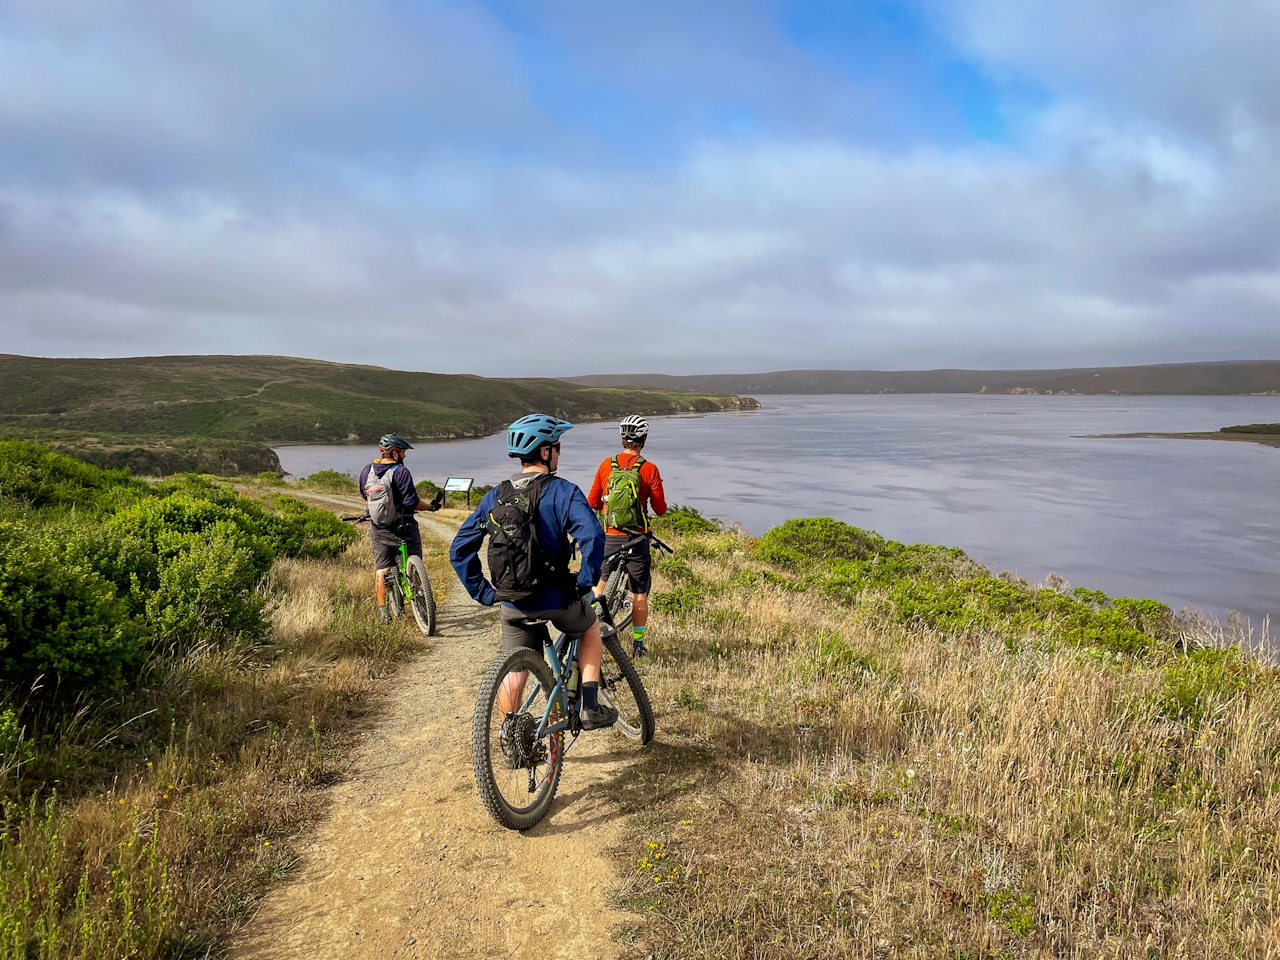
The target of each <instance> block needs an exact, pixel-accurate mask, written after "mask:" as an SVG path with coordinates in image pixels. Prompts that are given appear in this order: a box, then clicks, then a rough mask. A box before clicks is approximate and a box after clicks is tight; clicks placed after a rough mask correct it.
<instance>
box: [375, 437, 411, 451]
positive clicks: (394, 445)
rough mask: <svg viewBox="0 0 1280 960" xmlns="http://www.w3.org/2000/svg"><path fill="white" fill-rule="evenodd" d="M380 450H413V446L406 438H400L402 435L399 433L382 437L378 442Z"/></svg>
mask: <svg viewBox="0 0 1280 960" xmlns="http://www.w3.org/2000/svg"><path fill="white" fill-rule="evenodd" d="M378 449H379V450H412V449H413V444H411V443H410V442H409V441H408V440H406V439H405V438H404V437H402V436H400V434H398V433H385V434H383V435H382V439H381V440H379V441H378Z"/></svg>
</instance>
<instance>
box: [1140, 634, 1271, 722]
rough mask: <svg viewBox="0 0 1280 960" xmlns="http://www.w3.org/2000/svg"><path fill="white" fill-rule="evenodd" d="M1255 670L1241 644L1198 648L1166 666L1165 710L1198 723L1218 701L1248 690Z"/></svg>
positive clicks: (1161, 706) (1162, 710) (1163, 701)
mask: <svg viewBox="0 0 1280 960" xmlns="http://www.w3.org/2000/svg"><path fill="white" fill-rule="evenodd" d="M1254 671H1255V667H1254V664H1253V663H1251V662H1250V660H1249V659H1248V658H1247V657H1246V656H1245V655H1244V654H1243V653H1242V652H1241V651H1240V649H1239V648H1238V647H1232V648H1229V649H1227V650H1194V651H1192V652H1191V653H1189V654H1188V655H1187V656H1185V657H1180V658H1179V659H1178V660H1176V661H1175V662H1173V663H1171V664H1169V665H1168V666H1166V667H1165V668H1164V693H1163V695H1162V697H1161V701H1160V709H1161V712H1162V713H1163V714H1164V715H1165V716H1167V717H1169V718H1170V719H1171V720H1180V721H1182V722H1184V723H1187V724H1190V725H1191V726H1192V727H1198V726H1200V723H1201V721H1202V720H1203V719H1204V717H1205V714H1206V713H1207V712H1208V711H1209V710H1210V709H1211V708H1212V707H1213V705H1214V702H1215V701H1217V700H1223V699H1228V698H1230V697H1233V696H1236V695H1237V694H1239V693H1241V692H1242V691H1244V690H1247V689H1248V687H1249V681H1250V680H1252V679H1253V675H1254Z"/></svg>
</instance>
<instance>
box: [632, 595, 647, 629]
mask: <svg viewBox="0 0 1280 960" xmlns="http://www.w3.org/2000/svg"><path fill="white" fill-rule="evenodd" d="M648 622H649V595H648V594H647V593H633V594H632V595H631V625H632V626H633V627H643V626H644V625H645V624H646V623H648Z"/></svg>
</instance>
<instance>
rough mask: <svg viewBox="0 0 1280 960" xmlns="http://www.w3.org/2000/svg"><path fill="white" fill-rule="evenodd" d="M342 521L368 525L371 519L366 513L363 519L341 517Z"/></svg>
mask: <svg viewBox="0 0 1280 960" xmlns="http://www.w3.org/2000/svg"><path fill="white" fill-rule="evenodd" d="M342 519H343V520H345V521H347V522H348V523H351V522H353V521H354V522H355V523H368V522H369V521H370V520H372V519H373V518H372V517H370V516H369V515H368V514H367V513H366V514H365V515H364V516H363V517H343V518H342Z"/></svg>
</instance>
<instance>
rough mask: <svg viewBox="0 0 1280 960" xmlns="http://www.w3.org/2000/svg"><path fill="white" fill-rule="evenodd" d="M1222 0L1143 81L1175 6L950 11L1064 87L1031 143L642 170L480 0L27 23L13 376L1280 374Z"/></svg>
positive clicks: (807, 141) (8, 91) (1267, 166)
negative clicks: (122, 359)
mask: <svg viewBox="0 0 1280 960" xmlns="http://www.w3.org/2000/svg"><path fill="white" fill-rule="evenodd" d="M1227 6H1228V7H1230V8H1231V9H1230V11H1228V13H1226V14H1223V15H1222V16H1221V17H1219V18H1218V20H1219V21H1220V22H1215V24H1213V25H1211V26H1212V29H1210V28H1208V27H1205V26H1204V21H1205V18H1206V17H1210V15H1211V13H1212V11H1211V10H1210V8H1208V7H1205V6H1202V5H1199V4H1193V3H1190V2H1189V0H1179V2H1178V3H1177V4H1175V5H1174V8H1173V9H1174V13H1175V14H1184V15H1185V16H1186V17H1187V18H1188V20H1187V22H1186V23H1182V22H1174V23H1172V24H1171V25H1169V26H1168V29H1167V30H1164V31H1163V32H1161V31H1156V34H1153V36H1152V37H1151V38H1150V39H1149V42H1148V41H1147V40H1143V42H1142V44H1140V45H1139V48H1136V49H1135V50H1133V51H1131V56H1130V57H1129V58H1128V60H1126V62H1124V63H1118V62H1115V61H1116V59H1117V58H1116V57H1115V56H1113V54H1114V53H1115V52H1116V51H1117V50H1119V49H1122V48H1124V47H1126V45H1129V44H1131V43H1134V42H1137V41H1136V40H1135V39H1134V38H1137V37H1142V36H1144V34H1143V29H1144V28H1145V27H1146V26H1148V25H1149V24H1153V23H1154V24H1157V25H1158V18H1155V19H1153V18H1152V17H1151V15H1150V13H1151V8H1150V7H1149V6H1147V5H1141V4H1136V3H1132V2H1127V3H1120V4H1117V5H1113V6H1107V5H1102V4H1100V3H1095V2H1092V0H1091V2H1089V3H1086V4H1085V5H1084V8H1085V9H1086V14H1080V13H1079V12H1078V11H1076V10H1075V9H1074V8H1071V9H1067V8H1062V9H1059V8H1058V7H1052V8H1050V7H1049V6H1047V5H1045V4H1042V3H1039V2H1029V3H1027V4H1013V3H1012V2H1008V3H1006V2H1000V0H974V2H972V3H968V4H964V5H953V6H950V7H948V10H947V17H948V18H949V19H948V22H949V23H951V24H953V25H954V28H955V29H956V30H957V31H958V36H960V37H962V38H963V42H964V43H965V44H966V49H968V50H969V51H970V52H971V53H972V55H973V56H975V57H979V58H981V60H982V62H983V63H984V64H986V65H987V67H988V68H989V69H990V70H991V71H993V72H1000V71H1005V72H1015V71H1016V72H1018V73H1021V74H1027V75H1033V76H1035V77H1036V78H1037V79H1038V80H1040V81H1041V82H1043V83H1044V84H1046V85H1047V87H1049V88H1051V89H1052V90H1053V91H1054V94H1053V96H1051V97H1049V103H1048V105H1047V106H1046V107H1044V108H1043V109H1042V110H1039V111H1038V112H1036V113H1035V114H1034V116H1031V117H1029V118H1027V120H1026V124H1025V126H1024V127H1023V128H1021V137H1022V139H1021V140H1020V141H1019V142H1018V143H1017V144H1015V145H1013V146H1008V147H995V146H990V145H988V146H974V147H970V148H965V149H952V150H942V149H937V148H929V147H921V148H917V149H913V150H910V151H901V150H898V151H889V150H885V149H876V148H875V147H873V146H869V145H865V144H863V145H851V144H850V143H848V142H842V141H840V140H837V139H835V138H834V137H817V136H810V137H806V138H800V137H798V136H794V135H793V136H789V137H787V138H785V139H782V138H773V139H770V138H764V137H760V138H758V139H755V140H750V141H742V140H736V141H735V140H725V139H706V140H703V141H702V142H698V143H694V144H691V145H689V146H688V148H687V150H686V151H685V152H684V153H683V155H682V156H681V157H680V159H679V161H678V162H673V163H671V164H669V165H666V166H661V167H659V166H650V167H647V168H646V167H641V166H637V165H630V166H624V165H621V164H618V163H610V162H605V161H602V160H601V159H600V158H599V157H598V156H596V155H594V154H590V153H580V152H578V151H576V150H573V149H569V150H567V151H566V150H565V149H564V145H565V141H564V140H563V139H560V140H557V139H556V138H557V137H561V134H562V132H557V131H556V130H555V129H554V128H555V125H554V124H553V123H551V122H550V121H549V120H547V118H546V117H544V116H543V115H542V114H541V113H540V112H539V110H538V109H537V108H536V107H535V106H534V105H533V104H534V101H535V99H536V98H535V97H533V96H532V95H531V94H530V93H529V91H528V89H526V85H525V82H524V80H523V79H522V78H521V76H520V75H519V71H518V69H517V68H516V66H515V62H516V59H517V57H516V55H515V54H514V53H513V52H512V44H513V41H512V40H511V38H510V36H509V35H508V34H507V33H506V32H505V28H502V27H501V26H500V25H499V24H497V23H495V22H494V21H492V20H490V19H488V18H486V17H485V16H483V15H481V14H479V13H477V12H475V10H474V9H472V8H469V7H466V6H464V5H453V4H445V3H436V4H430V5H428V6H427V7H426V8H425V12H423V13H422V14H421V15H420V19H419V20H417V21H414V22H412V23H409V24H405V23H404V22H402V21H399V20H396V19H395V18H394V17H393V16H392V13H391V12H390V11H391V8H389V7H386V8H383V7H378V6H377V5H366V4H360V5H357V4H354V3H353V2H352V0H339V2H335V3H332V4H327V5H326V4H320V5H319V6H317V7H312V6H310V5H309V6H307V7H306V10H307V11H309V12H310V13H311V14H312V15H311V16H309V17H304V16H302V14H300V13H299V10H298V8H295V7H289V6H288V5H282V6H271V7H270V8H269V9H268V8H263V7H261V6H260V5H247V4H246V5H243V6H232V7H230V8H229V9H230V10H231V11H232V13H233V14H234V16H232V17H230V18H229V19H225V18H224V19H221V20H218V21H217V22H210V21H209V20H208V19H207V18H205V19H202V18H201V17H200V16H198V15H196V14H194V13H192V12H191V9H189V8H182V9H178V8H174V7H172V5H160V4H156V5H151V6H146V7H139V8H137V10H138V11H140V12H136V13H127V14H117V13H115V12H114V11H117V10H119V9H124V8H119V7H118V6H117V5H112V6H111V7H110V8H94V7H92V6H89V7H86V6H83V5H79V4H77V5H67V6H66V7H65V8H57V7H54V8H47V7H44V6H43V5H42V6H41V7H39V8H37V7H30V8H25V9H23V8H17V7H11V8H10V13H9V15H8V16H7V18H6V17H5V16H4V15H0V91H4V92H3V93H0V138H3V139H5V141H6V143H7V144H14V145H15V149H14V150H12V151H9V152H8V154H7V155H8V159H6V160H0V338H2V339H0V351H4V352H35V353H44V354H58V355H66V354H74V353H82V354H95V353H102V354H117V355H118V354H129V353H164V352H191V351H198V350H214V351H219V352H284V353H291V354H302V355H314V356H323V357H327V358H331V359H339V360H352V361H363V362H374V363H394V364H396V365H405V366H412V367H417V368H422V369H440V370H472V371H475V372H485V373H494V374H498V373H508V374H511V373H547V374H554V373H574V372H590V371H598V370H604V369H621V368H626V367H635V368H649V369H655V370H667V371H672V372H675V371H678V370H687V371H698V370H744V369H768V368H781V367H795V366H824V367H828V366H848V365H863V366H895V367H923V366H939V365H952V366H954V365H970V366H974V365H984V366H985V365H1029V366H1045V365H1052V364H1064V365H1067V364H1076V363H1103V362H1141V361H1157V360H1172V359H1196V358H1227V357H1231V356H1250V355H1251V356H1262V355H1270V356H1280V322H1277V320H1278V319H1280V313H1278V311H1280V294H1278V291H1280V191H1277V190H1276V184H1277V183H1280V125H1277V123H1276V119H1277V116H1280V115H1278V114H1277V113H1276V112H1275V110H1273V107H1274V106H1275V104H1274V103H1273V102H1272V101H1273V99H1274V97H1276V96H1280V94H1276V91H1275V90H1273V89H1271V88H1269V87H1268V82H1269V81H1270V79H1271V78H1272V77H1273V76H1274V70H1275V65H1274V62H1273V61H1274V59H1275V58H1274V57H1271V58H1260V57H1259V56H1258V55H1257V54H1258V51H1259V50H1260V49H1261V46H1260V40H1259V39H1258V34H1265V32H1266V31H1268V30H1270V31H1271V33H1270V38H1271V39H1272V40H1276V39H1280V28H1277V29H1273V27H1275V24H1274V23H1273V19H1272V18H1271V15H1270V13H1269V12H1268V11H1267V10H1262V11H1261V12H1256V11H1255V12H1253V13H1256V15H1253V13H1251V12H1250V11H1251V10H1252V8H1251V7H1250V5H1249V4H1248V3H1243V2H1242V3H1238V4H1227ZM1237 6H1239V7H1241V10H1242V11H1243V12H1241V10H1236V7H1237ZM50 9H51V10H52V11H53V14H54V15H55V20H56V22H54V23H52V24H51V23H50V21H49V20H47V19H44V20H39V21H37V19H36V17H37V14H36V13H33V12H32V11H39V16H40V17H45V16H46V14H47V13H48V11H49V10H50ZM59 9H64V10H69V11H76V10H80V11H83V10H86V9H88V10H91V11H93V10H97V11H98V12H94V13H91V14H86V15H82V14H78V13H77V14H74V15H73V14H67V17H66V18H64V19H57V17H56V14H57V13H58V10H59ZM104 9H105V10H109V11H113V12H109V13H102V12H101V10H104ZM129 9H132V8H129ZM14 10H16V11H17V12H16V13H14V12H13V11H14ZM1028 10H1030V11H1031V12H1030V13H1028V12H1027V11H1028ZM1246 14H1249V15H1248V16H1246ZM672 15H673V16H674V14H672ZM1250 17H1252V19H1250ZM122 18H123V19H122ZM1173 19H1174V20H1175V21H1176V19H1177V17H1176V15H1175V16H1174V18H1173ZM744 24H745V25H744ZM1231 24H1234V26H1231ZM1193 28H1194V29H1193ZM736 29H738V30H739V32H740V33H742V34H743V35H744V36H747V39H748V40H749V42H747V41H744V44H745V45H744V47H743V49H744V50H748V51H750V50H759V49H764V48H765V47H766V46H768V43H770V42H773V41H768V42H766V39H762V35H760V34H759V32H758V31H759V30H760V29H761V28H760V23H759V22H758V21H757V20H754V19H752V18H750V17H748V18H745V20H744V21H743V23H742V24H739V26H738V28H736ZM753 31H755V32H753ZM1240 31H1244V32H1249V31H1252V32H1253V33H1252V35H1250V36H1238V35H1237V34H1238V33H1239V32H1240ZM1193 34H1194V36H1193ZM246 36H247V37H249V40H248V41H246V40H245V37H246ZM650 39H651V40H652V41H653V43H658V42H659V40H660V39H661V37H660V35H657V34H655V35H652V36H650ZM162 41H163V42H162ZM1175 41H1176V42H1175ZM1185 44H1190V47H1185V48H1184V46H1183V45H1185ZM762 45H763V46H762ZM770 49H771V48H770ZM1171 51H1172V52H1171ZM641 53H643V51H640V53H637V56H638V57H640V62H639V63H638V64H637V63H630V64H628V65H627V67H626V76H627V77H629V78H630V80H629V81H628V82H631V83H634V84H636V85H640V84H641V82H642V80H643V78H644V77H645V76H647V74H646V72H645V71H646V70H650V69H651V68H653V65H652V63H651V62H650V60H648V59H645V58H646V57H647V56H648V55H647V54H645V55H644V56H640V54H641ZM739 53H741V51H739ZM792 55H793V52H792V53H788V54H787V56H792ZM726 56H728V54H726ZM734 56H737V54H735V55H734ZM734 56H728V60H729V61H731V62H729V63H728V65H722V69H723V70H724V71H725V72H726V74H725V75H726V76H731V75H733V70H732V69H730V68H731V67H733V64H736V63H738V60H736V59H734ZM10 57H12V59H10ZM1187 58H1190V59H1191V60H1192V61H1194V62H1196V63H1206V64H1207V63H1210V62H1212V63H1215V64H1217V66H1215V68H1214V69H1213V70H1212V71H1209V72H1210V73H1212V74H1213V76H1212V77H1210V78H1209V80H1207V81H1204V80H1200V81H1197V80H1195V78H1194V77H1193V78H1190V79H1188V78H1187V77H1184V76H1183V72H1184V71H1185V69H1186V64H1187V62H1188V59H1187ZM1121 59H1123V58H1121ZM681 62H682V63H683V62H684V61H681ZM685 66H687V64H685ZM682 69H684V68H683V67H682ZM733 69H737V68H736V67H733ZM1206 69H1207V68H1206ZM1219 74H1221V76H1219ZM1138 75H1141V76H1140V78H1139V77H1138ZM24 78H25V79H24ZM806 82H808V81H806ZM14 84H17V85H16V86H15V85H14ZM770 96H772V94H770ZM784 99H785V98H784ZM378 111H383V113H382V114H379V112H378ZM566 136H567V135H566ZM493 137H496V138H497V141H503V139H504V138H510V139H511V142H512V143H517V144H519V145H520V147H521V148H520V149H514V148H512V149H507V148H506V147H502V148H501V149H499V148H497V147H495V140H494V139H492V138H493ZM569 139H570V140H571V139H572V138H571V137H570V138H569ZM499 146H501V144H499ZM384 324H385V325H389V326H390V328H391V329H393V330H394V331H395V335H396V337H397V347H396V350H395V351H394V356H393V357H390V358H389V357H388V356H387V351H386V348H385V347H384V346H382V345H381V344H380V342H379V337H378V336H375V335H374V333H375V332H377V333H379V335H380V333H381V330H382V329H384V327H383V325H384Z"/></svg>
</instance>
